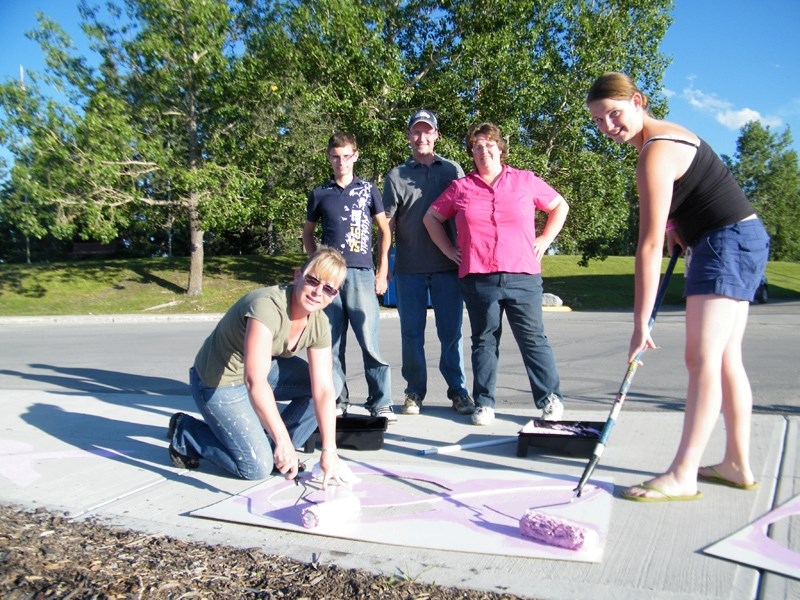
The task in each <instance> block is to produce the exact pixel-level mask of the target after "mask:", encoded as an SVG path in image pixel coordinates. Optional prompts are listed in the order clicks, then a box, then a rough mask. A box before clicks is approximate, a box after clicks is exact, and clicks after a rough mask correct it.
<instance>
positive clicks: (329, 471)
mask: <svg viewBox="0 0 800 600" xmlns="http://www.w3.org/2000/svg"><path fill="white" fill-rule="evenodd" d="M339 464H340V463H339V455H338V454H336V450H333V449H331V450H325V451H324V452H323V453H322V456H320V459H319V466H320V468H321V469H322V489H325V488H326V487H328V483H338V484H339V485H343V484H344V481H342V479H341V478H340V476H339Z"/></svg>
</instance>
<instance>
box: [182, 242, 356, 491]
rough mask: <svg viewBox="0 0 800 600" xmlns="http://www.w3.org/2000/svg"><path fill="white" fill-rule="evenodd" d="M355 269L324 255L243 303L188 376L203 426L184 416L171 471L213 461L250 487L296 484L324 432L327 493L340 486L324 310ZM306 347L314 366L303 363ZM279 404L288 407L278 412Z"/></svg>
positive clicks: (324, 250) (323, 250)
mask: <svg viewBox="0 0 800 600" xmlns="http://www.w3.org/2000/svg"><path fill="white" fill-rule="evenodd" d="M346 271H347V265H346V263H345V261H344V259H343V258H342V255H341V254H339V253H338V252H337V251H335V250H333V249H331V248H328V247H324V246H323V247H320V248H319V249H318V250H317V251H316V252H314V254H313V255H312V256H311V257H310V258H309V259H308V261H307V262H306V264H305V265H304V266H303V268H302V270H301V271H297V272H295V277H294V283H293V284H292V285H276V286H271V287H264V288H260V289H257V290H254V291H252V292H250V293H248V294H246V295H244V296H243V297H242V298H240V299H239V300H238V301H237V302H236V303H235V304H234V305H233V306H232V307H231V308H230V309H228V312H227V313H225V315H224V316H223V317H222V319H221V320H220V321H219V323H217V326H216V327H215V328H214V330H213V331H212V332H211V334H210V335H209V336H208V338H206V340H205V342H204V343H203V345H202V347H201V348H200V351H199V352H198V353H197V357H196V358H195V362H194V366H193V367H192V368H191V369H190V371H189V378H190V384H191V387H192V396H193V397H194V401H195V403H196V404H197V408H198V409H199V411H200V413H201V414H202V416H203V420H200V419H196V418H194V417H192V416H190V415H187V414H184V413H175V414H174V415H173V416H172V418H171V419H170V421H169V429H168V432H167V437H168V438H169V440H170V445H169V456H170V459H171V460H172V463H173V464H174V465H175V466H176V467H178V468H182V469H196V468H197V467H198V466H199V465H200V459H201V458H204V459H207V460H209V461H210V462H212V463H214V464H215V465H217V466H218V467H221V468H222V469H225V470H226V471H228V472H230V473H233V474H234V475H236V476H238V477H242V478H244V479H263V478H265V477H267V476H269V475H270V474H271V473H272V472H273V470H277V471H278V472H280V473H281V474H283V475H284V476H285V477H286V479H293V478H294V477H295V476H296V475H297V473H298V469H299V459H298V457H297V451H296V448H300V447H302V446H303V445H304V444H305V442H306V440H307V439H308V438H309V436H310V435H311V434H312V433H313V432H314V430H315V429H316V428H317V427H319V431H320V436H321V440H322V456H321V458H320V466H321V468H322V471H323V473H324V481H323V485H325V484H327V483H328V481H330V480H336V479H338V475H337V471H338V458H337V455H336V416H335V414H334V410H335V401H336V397H337V395H338V393H339V389H340V388H341V386H342V382H341V381H338V382H334V375H333V366H332V365H333V363H332V358H331V333H330V326H329V324H328V319H327V317H326V316H325V313H323V311H322V309H324V308H325V307H326V306H328V305H329V304H330V303H331V301H332V300H333V299H334V298H335V297H336V295H337V294H338V293H339V286H340V285H341V284H342V282H343V281H344V278H345V275H346ZM303 349H306V354H307V357H308V362H306V361H305V360H303V359H302V358H300V357H299V356H297V353H298V352H300V351H301V350H303ZM278 400H288V401H289V402H288V403H287V404H278V402H277V401H278Z"/></svg>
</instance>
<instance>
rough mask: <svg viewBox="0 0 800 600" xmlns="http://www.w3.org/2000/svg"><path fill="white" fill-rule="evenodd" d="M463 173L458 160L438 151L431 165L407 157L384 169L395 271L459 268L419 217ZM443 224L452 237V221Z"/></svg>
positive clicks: (439, 271) (441, 270)
mask: <svg viewBox="0 0 800 600" xmlns="http://www.w3.org/2000/svg"><path fill="white" fill-rule="evenodd" d="M463 176H464V170H463V169H462V168H461V166H460V165H459V164H458V163H456V162H453V161H452V160H447V159H446V158H442V157H441V156H438V155H437V156H436V157H435V158H434V161H433V164H431V166H430V167H429V166H427V165H424V164H422V163H420V162H417V161H416V160H414V158H413V157H409V158H408V160H406V162H404V163H403V164H402V165H399V166H397V167H395V168H393V169H392V170H391V171H389V173H387V175H386V183H385V184H384V186H383V205H384V209H385V210H386V216H387V217H389V218H391V217H394V220H395V221H394V225H395V257H394V272H395V273H402V274H411V273H441V272H443V271H455V270H457V269H458V265H456V263H454V262H453V261H452V260H450V259H449V258H447V257H446V256H445V255H444V254H442V252H441V250H439V248H437V246H436V244H434V243H433V242H432V241H431V238H430V236H429V235H428V231H427V229H425V225H423V224H422V218H423V217H424V216H425V213H426V212H427V211H428V208H429V207H430V205H431V204H433V202H434V200H436V199H437V198H438V197H439V195H440V194H441V193H442V192H443V191H444V190H445V189H447V186H449V185H450V182H451V181H453V180H454V179H459V178H460V177H463ZM445 228H446V229H447V232H448V235H449V236H450V239H451V240H453V241H455V225H454V224H453V223H452V221H447V222H446V223H445Z"/></svg>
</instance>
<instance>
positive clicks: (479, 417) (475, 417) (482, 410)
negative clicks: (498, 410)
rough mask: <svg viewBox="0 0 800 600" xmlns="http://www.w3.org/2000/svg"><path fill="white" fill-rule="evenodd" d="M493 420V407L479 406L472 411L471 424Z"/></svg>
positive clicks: (486, 423) (484, 423)
mask: <svg viewBox="0 0 800 600" xmlns="http://www.w3.org/2000/svg"><path fill="white" fill-rule="evenodd" d="M492 421H494V409H493V408H489V407H488V406H479V407H477V408H476V409H475V412H473V413H472V424H473V425H488V424H489V423H491V422H492Z"/></svg>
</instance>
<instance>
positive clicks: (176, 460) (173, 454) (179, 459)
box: [169, 442, 200, 469]
mask: <svg viewBox="0 0 800 600" xmlns="http://www.w3.org/2000/svg"><path fill="white" fill-rule="evenodd" d="M169 458H170V460H171V461H172V464H173V465H175V466H176V467H177V468H179V469H196V468H198V467H199V466H200V459H199V458H191V457H189V456H186V455H185V454H181V453H180V452H178V451H177V450H175V448H174V447H173V445H172V442H170V444H169Z"/></svg>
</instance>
